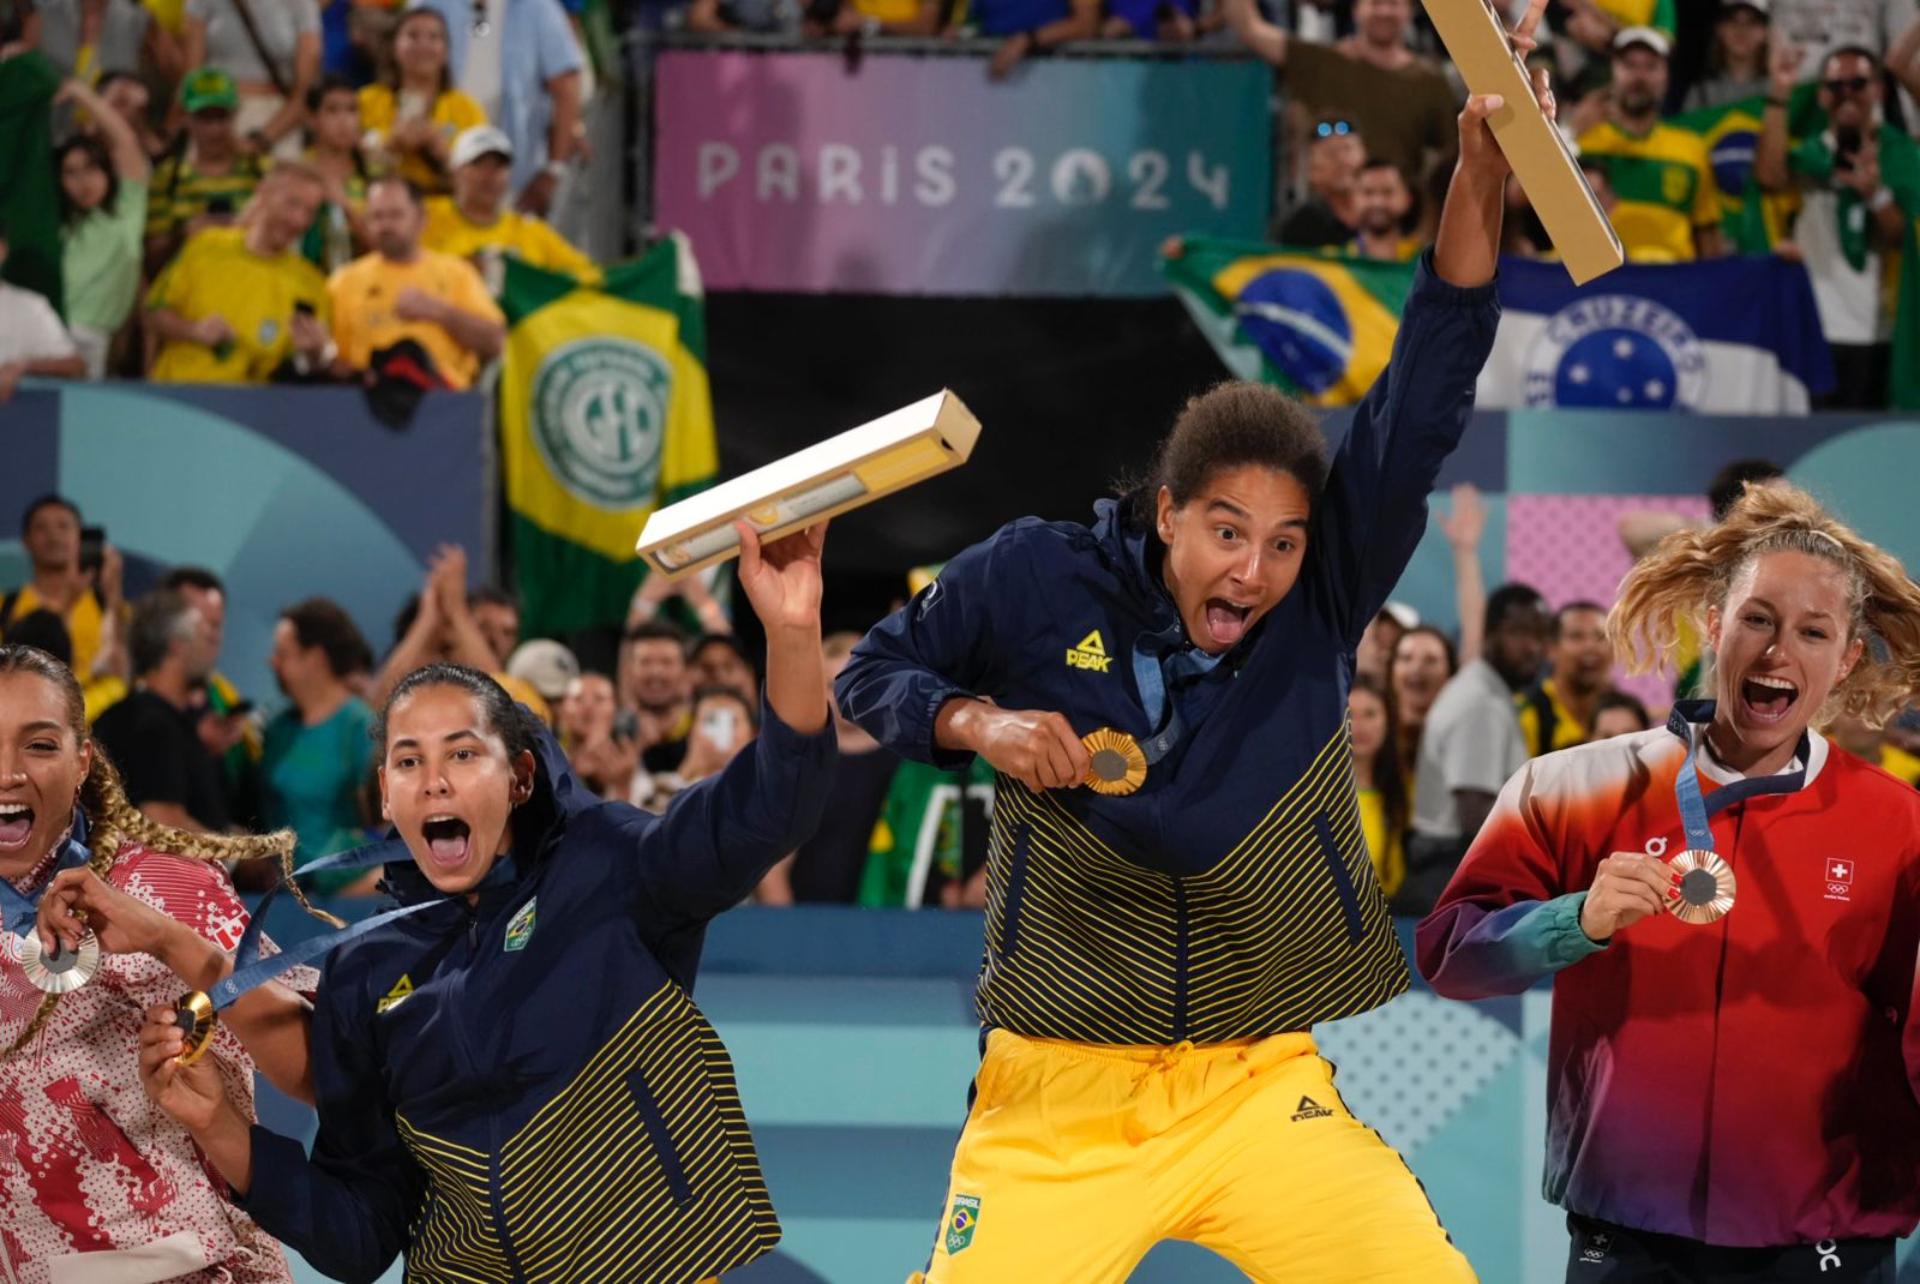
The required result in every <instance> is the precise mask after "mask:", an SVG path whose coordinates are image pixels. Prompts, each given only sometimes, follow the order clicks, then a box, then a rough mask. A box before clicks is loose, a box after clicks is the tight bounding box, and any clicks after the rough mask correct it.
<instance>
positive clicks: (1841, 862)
mask: <svg viewBox="0 0 1920 1284" xmlns="http://www.w3.org/2000/svg"><path fill="white" fill-rule="evenodd" d="M1853 865H1854V863H1853V862H1852V861H1850V860H1848V859H1847V858H1846V857H1844V856H1829V857H1827V878H1826V894H1827V899H1828V900H1830V901H1847V900H1852V899H1853Z"/></svg>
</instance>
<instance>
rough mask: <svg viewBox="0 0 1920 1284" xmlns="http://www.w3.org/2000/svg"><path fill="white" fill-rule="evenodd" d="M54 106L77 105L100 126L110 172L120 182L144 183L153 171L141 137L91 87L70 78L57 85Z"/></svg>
mask: <svg viewBox="0 0 1920 1284" xmlns="http://www.w3.org/2000/svg"><path fill="white" fill-rule="evenodd" d="M53 100H54V101H55V102H56V103H60V102H71V103H77V104H79V106H80V107H81V108H82V109H83V110H84V111H85V112H86V113H87V115H88V116H90V117H92V118H93V121H94V123H95V124H97V125H99V126H100V132H101V134H102V135H104V136H105V138H106V140H107V155H108V159H109V160H110V161H111V162H112V164H113V172H114V174H115V175H116V176H117V177H119V178H120V179H121V180H122V181H127V182H136V183H144V182H146V181H147V175H148V174H149V173H150V172H151V171H152V168H153V166H152V164H151V163H150V162H149V161H148V160H147V149H146V148H144V147H142V146H141V145H140V136H139V135H138V134H136V133H135V132H134V130H133V126H132V125H129V124H128V123H127V122H126V120H124V119H123V118H122V117H121V115H120V113H119V112H117V111H115V110H114V109H113V108H111V107H109V106H108V105H107V103H106V100H105V99H103V98H101V97H100V95H99V94H96V93H95V92H93V87H92V86H90V85H88V84H87V83H86V82H85V81H83V80H75V79H73V78H71V77H69V78H68V79H67V81H66V83H64V84H62V85H61V86H60V92H59V93H58V94H56V95H54V99H53Z"/></svg>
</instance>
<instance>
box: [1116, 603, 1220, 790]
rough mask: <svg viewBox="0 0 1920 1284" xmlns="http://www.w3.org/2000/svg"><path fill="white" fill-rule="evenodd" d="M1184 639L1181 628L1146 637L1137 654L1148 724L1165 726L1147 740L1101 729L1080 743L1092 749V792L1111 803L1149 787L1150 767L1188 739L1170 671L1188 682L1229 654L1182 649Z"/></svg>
mask: <svg viewBox="0 0 1920 1284" xmlns="http://www.w3.org/2000/svg"><path fill="white" fill-rule="evenodd" d="M1183 639H1184V634H1183V633H1182V631H1181V626H1180V625H1179V624H1177V623H1176V624H1175V625H1173V627H1171V628H1169V629H1165V630H1162V631H1161V632H1160V633H1155V634H1147V635H1144V636H1143V637H1142V638H1141V639H1140V642H1139V644H1138V645H1137V646H1135V648H1134V651H1133V681H1134V685H1135V686H1136V687H1137V688H1138V689H1139V691H1140V703H1141V704H1142V705H1143V706H1144V707H1145V709H1146V713H1147V721H1148V723H1149V724H1152V723H1156V722H1159V721H1161V719H1162V717H1163V716H1164V718H1165V722H1166V725H1164V726H1162V727H1161V728H1160V730H1159V731H1157V732H1155V733H1154V734H1153V735H1151V736H1149V737H1147V739H1146V740H1144V741H1138V740H1135V739H1134V738H1133V737H1132V736H1130V735H1128V734H1127V733H1126V732H1124V731H1121V730H1120V729H1119V728H1117V727H1102V728H1100V729H1099V730H1098V731H1094V732H1090V733H1088V734H1087V735H1085V736H1082V737H1081V738H1080V743H1081V744H1083V745H1085V746H1086V748H1087V754H1088V756H1089V762H1088V764H1087V778H1086V782H1085V783H1086V786H1087V788H1089V789H1091V790H1093V791H1094V792H1095V793H1097V794H1105V795H1107V796H1108V797H1110V798H1119V797H1124V796H1125V795H1127V794H1130V793H1132V792H1134V791H1135V790H1136V789H1138V788H1140V786H1141V785H1143V784H1145V783H1146V779H1147V768H1148V767H1150V766H1153V765H1154V764H1156V763H1158V762H1159V761H1160V760H1161V759H1162V758H1165V757H1166V756H1167V754H1169V753H1170V752H1172V750H1173V747H1174V746H1175V745H1177V744H1179V743H1180V740H1181V737H1183V736H1184V735H1185V734H1186V724H1185V722H1184V721H1183V720H1182V719H1181V717H1180V705H1179V703H1178V702H1177V701H1175V700H1174V699H1173V698H1172V695H1171V693H1170V692H1169V691H1168V690H1167V672H1166V670H1167V669H1168V668H1171V669H1172V670H1173V671H1174V672H1173V676H1174V678H1175V679H1176V680H1177V679H1184V678H1187V677H1192V676H1195V675H1199V674H1204V673H1208V672H1210V671H1212V669H1213V668H1214V667H1215V666H1216V665H1218V664H1219V663H1220V662H1221V661H1222V660H1223V659H1225V658H1226V657H1225V655H1224V654H1222V655H1208V654H1207V653H1206V652H1204V651H1201V650H1200V649H1198V648H1197V647H1190V648H1185V649H1181V643H1182V641H1183Z"/></svg>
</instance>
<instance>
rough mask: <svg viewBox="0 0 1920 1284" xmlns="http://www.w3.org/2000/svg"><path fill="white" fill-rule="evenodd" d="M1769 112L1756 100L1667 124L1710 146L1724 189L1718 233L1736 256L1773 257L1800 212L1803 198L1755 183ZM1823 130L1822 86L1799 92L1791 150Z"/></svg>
mask: <svg viewBox="0 0 1920 1284" xmlns="http://www.w3.org/2000/svg"><path fill="white" fill-rule="evenodd" d="M1766 107H1767V100H1766V98H1765V96H1764V95H1755V96H1754V97H1752V98H1743V99H1741V100H1740V101H1739V102H1735V103H1728V104H1726V105H1725V106H1723V107H1705V108H1702V109H1700V110H1699V111H1690V112H1683V113H1681V114H1680V115H1678V116H1671V117H1668V119H1667V121H1666V123H1667V124H1669V125H1671V126H1673V127H1674V128H1675V129H1684V130H1686V131H1687V132H1688V133H1690V134H1697V135H1699V136H1700V138H1701V140H1702V141H1704V142H1705V143H1706V145H1707V156H1708V158H1709V160H1710V161H1711V163H1712V167H1713V178H1714V182H1715V183H1716V184H1717V185H1718V186H1719V188H1720V229H1721V231H1722V232H1724V233H1725V234H1726V238H1727V243H1728V244H1729V245H1730V246H1732V248H1733V251H1734V253H1736V254H1771V253H1772V252H1773V247H1774V246H1776V245H1778V244H1779V243H1780V242H1781V241H1783V240H1785V239H1786V237H1787V232H1788V230H1789V229H1790V228H1791V227H1792V225H1793V216H1794V215H1795V214H1797V213H1799V210H1800V196H1799V193H1797V192H1790V191H1789V192H1768V191H1763V190H1762V189H1761V187H1760V183H1759V180H1758V179H1756V178H1755V177H1754V173H1753V165H1754V161H1755V160H1756V159H1757V158H1758V157H1759V154H1760V130H1761V125H1762V121H1763V119H1764V114H1765V112H1766ZM1825 124H1826V122H1825V119H1824V116H1823V114H1822V113H1821V111H1820V104H1819V101H1818V86H1815V85H1810V84H1809V85H1801V86H1799V87H1797V88H1796V89H1795V90H1794V91H1793V95H1792V97H1791V98H1790V99H1789V100H1788V107H1787V132H1788V135H1789V146H1791V145H1792V143H1791V140H1792V139H1794V138H1800V137H1803V136H1804V135H1805V134H1806V133H1807V132H1808V131H1809V130H1813V131H1815V132H1817V131H1818V130H1819V129H1822V128H1824V127H1825Z"/></svg>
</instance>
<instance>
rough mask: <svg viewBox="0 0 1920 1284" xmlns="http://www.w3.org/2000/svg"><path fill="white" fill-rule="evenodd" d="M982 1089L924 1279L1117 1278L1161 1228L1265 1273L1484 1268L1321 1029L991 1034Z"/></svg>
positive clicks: (1412, 1282) (1280, 1276)
mask: <svg viewBox="0 0 1920 1284" xmlns="http://www.w3.org/2000/svg"><path fill="white" fill-rule="evenodd" d="M974 1087H975V1093H974V1101H973V1109H972V1111H971V1112H970V1113H969V1114H968V1116H967V1126H966V1130H965V1131H964V1132H963V1133H962V1134H961V1137H960V1144H959V1147H958V1149H957V1150H956V1151H955V1152H954V1156H953V1177H952V1184H951V1185H950V1186H949V1187H948V1188H947V1203H946V1210H945V1215H944V1217H943V1218H942V1220H941V1223H940V1231H939V1234H938V1236H937V1237H936V1238H935V1241H934V1248H933V1259H932V1261H931V1263H930V1264H929V1267H928V1269H927V1271H926V1272H925V1273H924V1274H915V1275H913V1276H911V1277H910V1278H909V1284H985V1282H991V1284H1006V1282H1007V1281H1010V1280H1019V1281H1026V1282H1030V1284H1101V1282H1102V1281H1108V1280H1112V1281H1121V1280H1125V1279H1126V1278H1127V1276H1128V1275H1129V1274H1130V1273H1131V1272H1132V1270H1133V1268H1134V1266H1135V1265H1137V1264H1138V1263H1139V1261H1140V1259H1141V1258H1142V1257H1144V1256H1146V1254H1147V1250H1149V1249H1151V1248H1152V1247H1153V1246H1154V1245H1155V1244H1156V1243H1158V1242H1159V1241H1161V1240H1163V1239H1182V1240H1190V1241H1192V1242H1193V1243H1196V1244H1201V1245H1204V1246H1205V1247H1207V1248H1210V1249H1212V1250H1213V1251H1214V1252H1216V1253H1219V1254H1220V1255H1221V1256H1222V1257H1224V1258H1226V1259H1227V1260H1228V1261H1230V1262H1232V1263H1233V1264H1234V1265H1235V1266H1238V1267H1239V1268H1240V1269H1241V1270H1243V1271H1245V1272H1246V1273H1247V1274H1248V1275H1249V1276H1251V1277H1252V1278H1253V1279H1255V1280H1259V1281H1268V1280H1274V1281H1278V1280H1286V1281H1290V1282H1295V1284H1305V1282H1306V1281H1349V1280H1352V1281H1359V1280H1367V1281H1395V1280H1398V1281H1405V1282H1406V1284H1451V1282H1452V1281H1472V1280H1473V1279H1474V1278H1475V1277H1474V1274H1473V1268H1472V1267H1470V1266H1469V1265H1468V1264H1467V1259H1466V1258H1465V1257H1464V1256H1462V1255H1461V1253H1460V1250H1458V1249H1457V1248H1455V1247H1454V1246H1453V1241H1452V1240H1450V1239H1449V1238H1448V1237H1447V1232H1446V1230H1445V1228H1443V1227H1442V1226H1441V1225H1440V1219H1439V1218H1438V1217H1437V1216H1436V1215H1435V1214H1434V1211H1433V1206H1432V1205H1431V1204H1430V1203H1428V1202H1427V1196H1426V1192H1425V1191H1424V1190H1422V1189H1421V1187H1420V1183H1419V1182H1418V1181H1417V1180H1416V1179H1415V1178H1414V1175H1413V1173H1412V1171H1411V1170H1410V1169H1409V1168H1408V1167H1407V1165H1406V1161H1405V1160H1403V1159H1401V1158H1400V1156H1399V1154H1398V1153H1397V1152H1395V1151H1394V1150H1393V1149H1392V1148H1391V1147H1389V1146H1388V1145H1387V1143H1386V1142H1384V1141H1382V1140H1381V1139H1380V1135H1379V1134H1378V1133H1376V1132H1374V1131H1373V1130H1372V1129H1371V1128H1368V1127H1367V1126H1366V1125H1365V1124H1363V1123H1361V1122H1360V1121H1359V1120H1357V1119H1355V1118H1354V1117H1353V1115H1352V1114H1350V1113H1349V1112H1348V1110H1347V1107H1346V1104H1345V1103H1344V1102H1342V1101H1341V1100H1340V1094H1339V1093H1338V1092H1336V1091H1335V1090H1334V1087H1333V1067H1332V1066H1330V1065H1328V1064H1327V1062H1326V1061H1324V1060H1322V1059H1321V1057H1320V1056H1319V1054H1318V1053H1317V1051H1316V1050H1315V1048H1314V1045H1313V1039H1312V1037H1311V1036H1310V1035H1305V1034H1280V1035H1274V1036H1273V1037H1271V1038H1267V1039H1260V1040H1253V1041H1248V1042H1241V1043H1227V1044H1208V1045H1206V1046H1204V1047H1196V1046H1194V1045H1193V1044H1190V1043H1182V1044H1176V1045H1175V1046H1173V1047H1170V1048H1158V1047H1145V1048H1141V1047H1113V1046H1107V1045H1102V1044H1087V1043H1067V1042H1062V1041H1059V1040H1053V1039H1027V1038H1022V1037H1021V1036H1019V1035H1016V1034H1011V1033H1009V1032H1007V1031H1005V1030H994V1031H993V1032H992V1033H991V1034H990V1035H989V1036H988V1039H987V1051H986V1056H985V1057H984V1058H983V1059H982V1060H981V1063H980V1073H979V1075H978V1076H977V1077H976V1079H975V1080H974Z"/></svg>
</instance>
